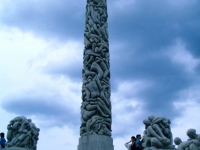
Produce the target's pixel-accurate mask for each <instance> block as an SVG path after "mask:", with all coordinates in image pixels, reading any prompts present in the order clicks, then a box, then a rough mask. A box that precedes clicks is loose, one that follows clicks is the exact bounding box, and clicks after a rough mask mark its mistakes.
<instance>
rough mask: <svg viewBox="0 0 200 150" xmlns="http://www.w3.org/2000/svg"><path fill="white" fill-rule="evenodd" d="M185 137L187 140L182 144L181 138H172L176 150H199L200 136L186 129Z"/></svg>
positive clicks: (194, 131) (193, 130)
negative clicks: (176, 146)
mask: <svg viewBox="0 0 200 150" xmlns="http://www.w3.org/2000/svg"><path fill="white" fill-rule="evenodd" d="M186 134H187V136H188V137H189V139H188V140H187V141H184V142H182V140H181V138H179V137H176V138H174V143H175V144H176V145H178V148H177V150H199V149H200V134H197V133H196V130H195V129H192V128H191V129H188V130H187V133H186Z"/></svg>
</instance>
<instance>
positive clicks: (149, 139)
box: [143, 116, 173, 148]
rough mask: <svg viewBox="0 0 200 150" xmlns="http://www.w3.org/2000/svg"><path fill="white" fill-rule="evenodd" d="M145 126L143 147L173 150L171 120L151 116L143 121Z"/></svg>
mask: <svg viewBox="0 0 200 150" xmlns="http://www.w3.org/2000/svg"><path fill="white" fill-rule="evenodd" d="M143 123H144V124H145V131H144V138H143V140H144V142H143V147H144V148H147V147H155V148H171V147H173V145H172V133H171V129H170V120H168V119H166V118H165V117H155V116H149V117H148V119H145V120H144V121H143Z"/></svg>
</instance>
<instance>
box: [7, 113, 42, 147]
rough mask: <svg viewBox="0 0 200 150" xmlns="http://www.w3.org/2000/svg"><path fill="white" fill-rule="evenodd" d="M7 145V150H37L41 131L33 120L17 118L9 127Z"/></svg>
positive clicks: (22, 117)
mask: <svg viewBox="0 0 200 150" xmlns="http://www.w3.org/2000/svg"><path fill="white" fill-rule="evenodd" d="M7 129H8V132H7V143H6V149H5V150H36V149H37V141H38V139H39V138H38V136H39V131H40V129H39V128H37V127H36V126H35V124H34V123H33V122H32V121H31V119H27V118H26V117H24V116H20V117H16V118H14V119H12V120H11V121H10V123H9V124H8V126H7Z"/></svg>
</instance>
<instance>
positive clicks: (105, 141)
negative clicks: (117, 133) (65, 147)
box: [78, 134, 114, 150]
mask: <svg viewBox="0 0 200 150" xmlns="http://www.w3.org/2000/svg"><path fill="white" fill-rule="evenodd" d="M78 150H114V145H113V139H112V138H111V137H109V136H105V135H98V134H93V135H85V136H82V137H80V138H79V145H78Z"/></svg>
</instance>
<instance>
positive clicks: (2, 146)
mask: <svg viewBox="0 0 200 150" xmlns="http://www.w3.org/2000/svg"><path fill="white" fill-rule="evenodd" d="M5 144H6V140H5V138H4V133H3V132H1V139H0V145H1V148H2V149H4V148H5Z"/></svg>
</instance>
